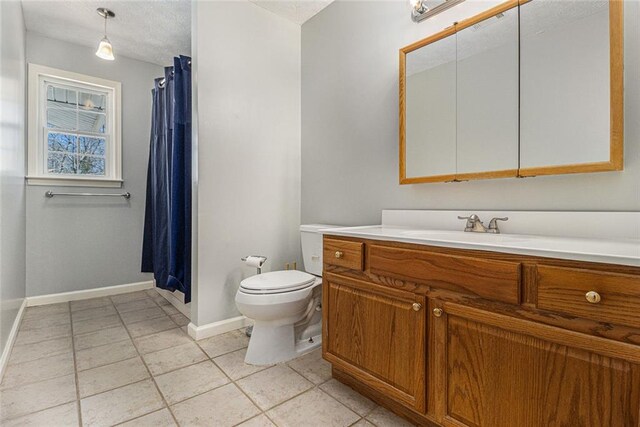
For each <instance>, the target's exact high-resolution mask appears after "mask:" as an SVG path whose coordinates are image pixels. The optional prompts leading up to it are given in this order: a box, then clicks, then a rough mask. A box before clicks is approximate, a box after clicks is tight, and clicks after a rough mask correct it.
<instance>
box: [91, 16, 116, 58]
mask: <svg viewBox="0 0 640 427" xmlns="http://www.w3.org/2000/svg"><path fill="white" fill-rule="evenodd" d="M96 12H98V15H100V16H102V17H103V18H104V37H103V38H102V40H100V44H99V45H98V50H97V51H96V56H97V57H98V58H102V59H106V60H107V61H113V60H114V59H116V58H115V57H114V56H113V47H112V46H111V42H110V41H109V39H108V38H107V19H109V18H113V17H115V16H116V14H115V13H113V12H112V11H110V10H109V9H107V8H104V7H100V8H98V9H96Z"/></svg>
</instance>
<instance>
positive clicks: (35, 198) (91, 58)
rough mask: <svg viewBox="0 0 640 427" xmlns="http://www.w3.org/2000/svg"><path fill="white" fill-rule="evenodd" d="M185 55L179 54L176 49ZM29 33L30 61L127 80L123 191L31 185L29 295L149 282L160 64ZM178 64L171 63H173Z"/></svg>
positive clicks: (29, 203) (28, 264)
mask: <svg viewBox="0 0 640 427" xmlns="http://www.w3.org/2000/svg"><path fill="white" fill-rule="evenodd" d="M178 53H179V52H176V54H178ZM115 54H116V60H115V61H113V62H110V61H104V60H102V59H100V58H97V57H96V56H95V55H94V49H93V48H88V47H84V46H79V45H75V44H71V43H67V42H63V41H60V40H55V39H51V38H47V37H44V36H41V35H38V34H34V33H31V32H28V33H27V61H28V62H30V63H36V64H40V65H46V66H49V67H54V68H59V69H63V70H68V71H73V72H76V73H81V74H87V75H90V76H95V77H101V78H105V79H109V80H116V81H119V82H122V152H123V156H122V167H123V172H122V174H123V179H124V184H123V187H122V189H106V190H105V189H100V188H82V189H79V188H75V189H74V188H70V187H54V186H33V185H31V186H28V187H27V296H35V295H46V294H52V293H58V292H68V291H76V290H84V289H92V288H98V287H102V286H112V285H121V284H126V283H134V282H140V281H145V280H150V279H151V278H152V276H151V275H150V274H142V273H141V272H140V260H141V253H142V234H143V223H144V205H145V194H146V184H147V164H148V161H149V132H150V129H151V105H152V99H151V89H152V88H153V80H154V78H156V77H160V76H163V75H164V70H163V68H162V67H161V66H159V65H156V64H151V63H148V62H142V61H137V60H134V59H130V58H126V57H123V56H118V52H117V50H116V52H115ZM167 65H172V64H167ZM47 190H53V191H54V192H55V191H59V192H69V191H83V192H100V193H102V192H121V191H128V192H130V193H131V199H129V200H128V201H127V200H124V199H120V198H111V197H109V198H97V197H87V198H78V197H76V198H68V197H54V198H53V199H47V198H45V197H44V193H45V191H47Z"/></svg>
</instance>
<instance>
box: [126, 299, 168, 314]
mask: <svg viewBox="0 0 640 427" xmlns="http://www.w3.org/2000/svg"><path fill="white" fill-rule="evenodd" d="M157 306H158V304H156V303H155V302H153V300H152V299H151V298H147V297H145V298H144V299H137V300H134V301H127V302H123V303H116V309H117V310H118V312H120V313H126V312H128V311H136V310H144V309H145V308H151V307H157Z"/></svg>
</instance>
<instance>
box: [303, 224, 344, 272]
mask: <svg viewBox="0 0 640 427" xmlns="http://www.w3.org/2000/svg"><path fill="white" fill-rule="evenodd" d="M336 227H339V226H338V225H325V224H310V225H301V226H300V240H301V242H302V261H303V262H304V271H306V272H307V273H310V274H313V275H315V276H322V233H320V230H322V229H324V228H336Z"/></svg>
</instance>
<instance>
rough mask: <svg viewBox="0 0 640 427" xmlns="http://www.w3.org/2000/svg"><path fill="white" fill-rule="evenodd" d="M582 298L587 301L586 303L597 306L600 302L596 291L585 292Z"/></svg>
mask: <svg viewBox="0 0 640 427" xmlns="http://www.w3.org/2000/svg"><path fill="white" fill-rule="evenodd" d="M584 297H585V298H586V299H587V301H589V302H590V303H591V304H597V303H599V302H600V300H601V299H602V298H600V294H599V293H597V292H596V291H589V292H587V293H586V294H585V295H584Z"/></svg>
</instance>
